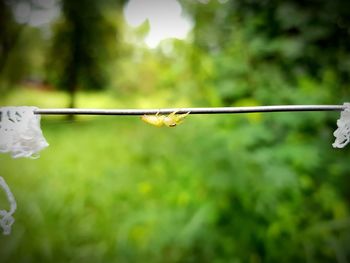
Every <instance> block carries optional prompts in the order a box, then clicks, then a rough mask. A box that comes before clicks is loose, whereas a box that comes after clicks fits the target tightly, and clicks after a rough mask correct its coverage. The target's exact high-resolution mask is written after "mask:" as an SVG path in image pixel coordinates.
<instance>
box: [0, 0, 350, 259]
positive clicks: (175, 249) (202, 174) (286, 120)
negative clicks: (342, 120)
mask: <svg viewBox="0 0 350 263" xmlns="http://www.w3.org/2000/svg"><path fill="white" fill-rule="evenodd" d="M94 2H95V1H89V0H79V1H74V3H71V1H68V0H67V1H62V2H58V3H57V4H58V5H59V6H60V7H61V15H60V16H59V17H58V19H57V20H56V22H55V23H52V24H50V25H49V29H50V31H49V32H51V33H50V34H49V36H48V35H47V32H46V31H45V30H47V28H46V29H45V30H43V29H39V28H36V27H32V26H30V25H28V24H20V23H18V22H16V20H14V18H13V15H12V13H11V8H14V7H15V6H16V4H18V3H17V2H16V1H0V6H1V7H2V8H0V10H2V11H1V12H3V13H2V15H1V19H2V20H1V21H2V24H3V26H1V27H0V28H1V30H2V31H1V50H0V55H1V56H0V61H1V64H0V80H1V81H0V82H1V97H0V102H1V105H36V106H38V107H43V108H45V107H46V108H51V107H52V108H54V107H66V106H67V105H70V106H72V105H73V106H75V107H86V108H128V107H130V108H147V107H149V108H161V107H191V106H193V107H196V106H199V107H200V106H203V107H204V106H253V105H274V104H342V103H343V102H344V101H349V98H350V89H349V84H348V83H349V82H348V81H349V47H350V45H349V33H348V32H349V30H350V29H349V26H350V24H349V22H350V21H349V17H350V14H348V13H349V12H350V11H349V10H350V8H348V7H349V6H348V5H349V4H347V3H346V2H344V1H332V2H330V1H310V2H305V3H302V4H301V2H300V3H299V2H294V1H283V3H281V2H280V1H272V0H270V1H235V2H231V1H216V0H211V1H181V4H182V7H183V8H184V11H185V12H186V14H187V15H188V16H189V17H191V19H192V20H193V23H194V27H193V30H192V32H191V35H190V38H189V40H186V41H185V40H176V39H169V40H164V41H163V42H162V43H161V44H160V45H159V46H158V47H157V48H155V49H149V48H147V47H146V46H145V45H144V44H142V43H143V39H144V37H145V36H146V35H147V32H148V30H149V25H148V24H147V22H145V23H144V24H143V25H141V26H140V27H138V28H130V27H129V26H128V25H127V24H126V22H125V21H124V18H123V15H122V8H123V6H124V5H125V4H126V3H125V2H124V1H110V0H103V1H99V2H98V3H94ZM33 3H35V1H34V2H33ZM316 6H317V8H316ZM32 8H36V7H35V6H32ZM85 9H86V10H85ZM77 10H80V12H78V11H77ZM83 11H84V12H83ZM83 14H85V15H83ZM91 17H92V18H94V19H91ZM77 32H78V33H77ZM115 35H117V36H118V37H117V40H116V38H115ZM111 36H113V37H111ZM126 38H132V39H136V40H135V41H134V42H130V41H126V40H125V39H126ZM10 40H11V41H10ZM9 42H10V43H9ZM169 50H170V51H169ZM91 54H92V55H91ZM338 117H339V113H338V112H309V113H269V114H244V115H215V116H214V115H201V116H199V115H191V116H189V117H187V118H186V120H185V122H184V124H183V125H181V126H178V127H176V128H175V129H166V128H164V129H160V128H155V127H152V126H147V125H146V124H144V123H142V122H141V121H140V120H139V118H138V117H111V116H109V117H102V116H101V117H76V118H75V119H74V120H72V119H66V118H64V117H62V116H56V117H54V116H43V117H42V129H43V132H44V135H45V137H46V138H47V140H48V142H49V143H50V147H48V148H47V149H45V150H44V151H43V152H42V153H41V157H40V158H39V159H37V160H27V159H16V160H13V159H11V158H10V157H9V156H7V155H1V156H0V173H1V176H3V177H4V178H5V179H6V181H7V183H8V184H9V186H10V187H11V189H12V191H13V193H14V194H15V197H16V199H17V203H18V210H17V212H16V214H15V218H16V223H15V224H14V226H13V231H12V234H11V235H10V236H1V237H0V255H1V257H0V261H1V262H80V261H82V262H143V261H145V260H146V261H148V262H348V261H349V260H350V246H349V244H350V217H349V208H350V205H349V200H350V199H349V198H350V195H349V183H350V182H349V175H350V165H349V156H350V155H349V147H347V148H345V149H342V150H339V149H333V148H332V147H331V143H332V142H333V140H334V137H333V135H332V133H333V131H334V130H335V128H336V119H337V118H338ZM0 198H1V199H0V201H1V208H3V207H4V206H6V205H7V203H6V199H5V196H4V195H1V197H0Z"/></svg>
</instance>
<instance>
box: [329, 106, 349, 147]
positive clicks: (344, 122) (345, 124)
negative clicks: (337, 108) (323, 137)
mask: <svg viewBox="0 0 350 263" xmlns="http://www.w3.org/2000/svg"><path fill="white" fill-rule="evenodd" d="M344 106H345V109H344V110H343V111H342V112H341V113H340V118H339V120H337V126H338V129H336V130H335V132H334V133H333V135H334V136H335V141H334V143H333V144H332V146H333V147H334V148H344V147H345V146H346V145H347V144H348V143H349V142H350V103H348V102H346V103H344Z"/></svg>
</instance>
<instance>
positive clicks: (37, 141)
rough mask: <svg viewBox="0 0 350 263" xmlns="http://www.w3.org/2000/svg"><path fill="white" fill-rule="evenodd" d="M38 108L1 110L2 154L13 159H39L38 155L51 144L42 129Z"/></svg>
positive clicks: (0, 147) (23, 107)
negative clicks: (9, 155) (36, 113)
mask: <svg viewBox="0 0 350 263" xmlns="http://www.w3.org/2000/svg"><path fill="white" fill-rule="evenodd" d="M36 109H37V108H36V107H28V106H21V107H2V108H0V152H2V153H7V152H8V153H10V154H11V155H12V157H13V158H19V157H31V158H37V157H38V155H37V153H38V152H39V151H41V150H42V149H44V148H45V147H47V146H48V145H49V144H48V143H47V141H46V140H45V138H44V136H43V133H42V131H41V128H40V115H39V114H38V115H35V114H34V110H36Z"/></svg>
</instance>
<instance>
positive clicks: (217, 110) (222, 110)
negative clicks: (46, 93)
mask: <svg viewBox="0 0 350 263" xmlns="http://www.w3.org/2000/svg"><path fill="white" fill-rule="evenodd" d="M345 107H346V106H344V105H275V106H253V107H210V108H164V109H78V108H61V109H58V108H57V109H37V110H35V111H34V114H42V115H44V114H45V115H150V114H157V113H159V114H169V113H172V112H176V113H187V112H189V113H190V114H231V113H254V112H289V111H342V110H344V109H345Z"/></svg>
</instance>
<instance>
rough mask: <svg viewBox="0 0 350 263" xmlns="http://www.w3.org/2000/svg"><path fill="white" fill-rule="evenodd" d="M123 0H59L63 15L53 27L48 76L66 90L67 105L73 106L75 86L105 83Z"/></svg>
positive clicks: (98, 85)
mask: <svg viewBox="0 0 350 263" xmlns="http://www.w3.org/2000/svg"><path fill="white" fill-rule="evenodd" d="M124 3H125V0H118V1H111V0H102V1H94V0H77V1H69V0H63V1H62V13H63V19H62V20H61V21H60V22H59V23H58V24H57V25H56V27H55V29H54V31H55V35H54V40H53V45H52V49H51V55H50V61H49V65H50V72H49V78H50V80H51V81H53V82H54V83H56V84H57V85H58V86H59V87H61V88H63V89H65V90H67V91H69V93H70V96H71V100H70V103H69V107H75V94H76V91H77V89H78V87H79V88H84V89H95V90H99V89H103V88H105V87H106V85H108V81H109V79H108V66H110V65H111V64H110V63H111V60H112V59H113V58H115V55H116V52H117V39H118V25H117V24H118V16H119V15H120V12H121V8H122V6H123V4H124Z"/></svg>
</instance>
